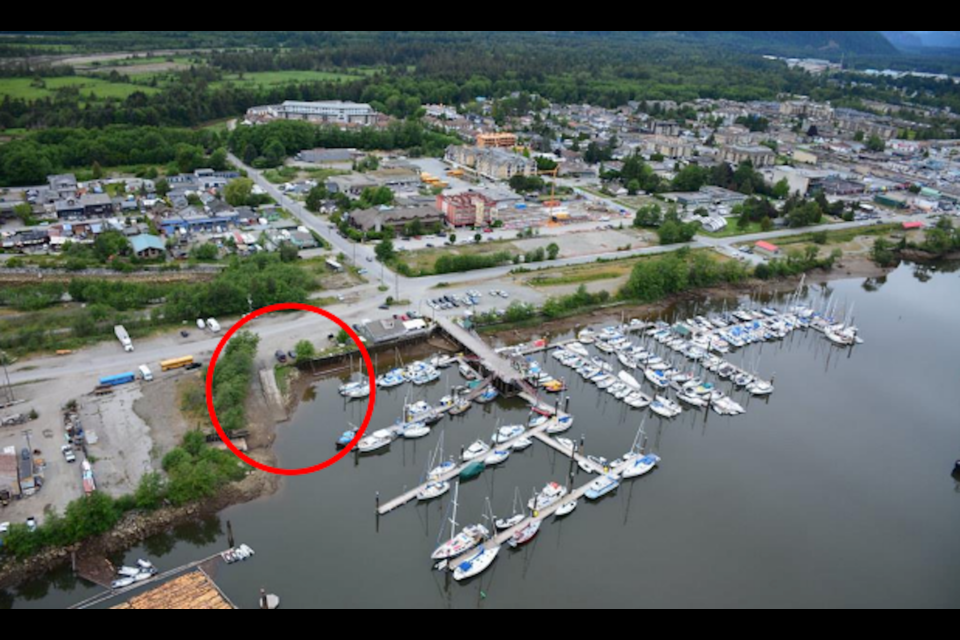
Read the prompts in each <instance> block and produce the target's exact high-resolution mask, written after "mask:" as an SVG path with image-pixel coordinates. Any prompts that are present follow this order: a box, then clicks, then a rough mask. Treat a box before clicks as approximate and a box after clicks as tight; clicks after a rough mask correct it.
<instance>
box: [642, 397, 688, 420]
mask: <svg viewBox="0 0 960 640" xmlns="http://www.w3.org/2000/svg"><path fill="white" fill-rule="evenodd" d="M650 410H651V411H653V412H654V413H655V414H657V415H658V416H662V417H664V418H676V417H677V416H678V415H680V414H681V413H683V409H682V408H680V405H678V404H677V403H676V402H674V401H673V400H668V399H667V398H664V397H663V396H657V398H656V400H654V401H653V402H652V403H651V404H650Z"/></svg>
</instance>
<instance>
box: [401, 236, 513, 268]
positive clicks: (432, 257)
mask: <svg viewBox="0 0 960 640" xmlns="http://www.w3.org/2000/svg"><path fill="white" fill-rule="evenodd" d="M437 241H438V242H439V243H441V244H442V243H443V240H441V239H440V238H437ZM501 251H506V252H509V253H511V254H518V253H523V252H522V251H521V250H520V248H519V247H517V246H516V245H515V244H513V243H512V242H484V243H483V244H474V243H470V244H466V243H463V244H458V245H457V246H456V247H437V248H436V249H421V250H419V251H407V252H404V253H401V254H400V258H399V259H400V261H401V262H404V263H406V264H407V265H408V266H409V267H410V268H411V269H413V271H414V273H416V272H418V271H419V272H421V273H422V274H423V275H427V274H431V273H433V268H434V266H435V265H436V264H437V258H439V257H440V256H467V255H470V256H487V255H492V254H494V253H500V252H501Z"/></svg>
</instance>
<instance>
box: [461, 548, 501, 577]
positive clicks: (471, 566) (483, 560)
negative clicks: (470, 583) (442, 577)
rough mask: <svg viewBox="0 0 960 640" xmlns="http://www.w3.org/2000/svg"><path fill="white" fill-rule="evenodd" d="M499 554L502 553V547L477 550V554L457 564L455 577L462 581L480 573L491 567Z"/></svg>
mask: <svg viewBox="0 0 960 640" xmlns="http://www.w3.org/2000/svg"><path fill="white" fill-rule="evenodd" d="M498 555H500V547H493V548H491V549H481V550H479V551H477V553H476V554H474V555H472V556H470V558H468V559H467V560H464V561H463V562H461V563H460V564H459V565H457V568H456V569H455V570H454V571H453V579H454V580H456V581H457V582H462V581H464V580H469V579H470V578H473V577H475V576H478V575H480V574H481V573H483V572H484V571H486V570H487V569H489V568H490V565H492V564H493V561H494V560H496V559H497V556H498Z"/></svg>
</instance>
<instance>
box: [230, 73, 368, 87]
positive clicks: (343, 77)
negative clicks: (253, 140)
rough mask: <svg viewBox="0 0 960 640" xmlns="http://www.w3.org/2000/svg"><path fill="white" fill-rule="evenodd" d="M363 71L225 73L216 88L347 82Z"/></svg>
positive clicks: (356, 77)
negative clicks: (230, 85)
mask: <svg viewBox="0 0 960 640" xmlns="http://www.w3.org/2000/svg"><path fill="white" fill-rule="evenodd" d="M361 77H362V74H361V73H330V72H327V71H262V72H257V73H246V74H244V76H243V78H240V76H239V75H237V74H229V75H224V79H223V80H221V81H220V82H214V83H213V84H212V85H211V86H212V87H214V88H217V87H223V86H226V85H228V84H232V85H237V86H245V87H255V86H261V87H269V86H277V85H284V84H289V83H291V82H346V81H350V80H358V79H359V78H361Z"/></svg>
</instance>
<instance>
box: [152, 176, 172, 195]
mask: <svg viewBox="0 0 960 640" xmlns="http://www.w3.org/2000/svg"><path fill="white" fill-rule="evenodd" d="M154 188H155V190H156V192H157V195H158V196H160V197H161V198H166V197H167V194H169V193H170V183H169V182H167V179H166V178H160V179H159V180H157V181H156V182H155V183H154Z"/></svg>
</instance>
